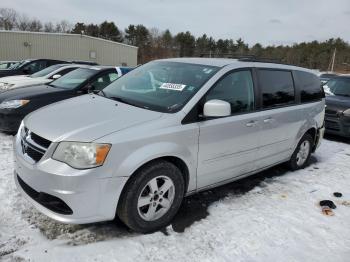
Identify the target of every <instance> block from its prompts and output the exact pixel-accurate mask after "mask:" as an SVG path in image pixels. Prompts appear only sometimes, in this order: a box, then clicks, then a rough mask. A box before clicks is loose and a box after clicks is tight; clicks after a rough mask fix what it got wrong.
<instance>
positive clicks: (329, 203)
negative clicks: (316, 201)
mask: <svg viewBox="0 0 350 262" xmlns="http://www.w3.org/2000/svg"><path fill="white" fill-rule="evenodd" d="M320 206H321V207H324V206H326V207H329V208H332V209H336V208H337V206H336V205H335V204H334V203H333V201H331V200H322V201H320Z"/></svg>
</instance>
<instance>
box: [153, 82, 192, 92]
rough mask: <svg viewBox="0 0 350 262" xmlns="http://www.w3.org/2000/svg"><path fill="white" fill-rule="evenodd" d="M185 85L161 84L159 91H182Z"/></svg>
mask: <svg viewBox="0 0 350 262" xmlns="http://www.w3.org/2000/svg"><path fill="white" fill-rule="evenodd" d="M185 87H186V85H182V84H173V83H163V84H162V85H161V86H160V87H159V88H161V89H167V90H175V91H182V90H184V88H185Z"/></svg>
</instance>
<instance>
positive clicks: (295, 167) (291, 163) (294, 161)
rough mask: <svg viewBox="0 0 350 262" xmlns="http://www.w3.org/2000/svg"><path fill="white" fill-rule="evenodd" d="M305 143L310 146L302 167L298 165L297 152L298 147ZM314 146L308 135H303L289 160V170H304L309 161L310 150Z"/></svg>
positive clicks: (311, 138)
mask: <svg viewBox="0 0 350 262" xmlns="http://www.w3.org/2000/svg"><path fill="white" fill-rule="evenodd" d="M305 141H307V142H308V143H309V145H310V149H309V153H308V154H307V158H306V160H305V162H304V163H303V164H302V165H298V152H299V151H300V146H301V145H302V144H303V143H304V142H305ZM313 146H314V139H313V137H312V136H311V135H310V134H305V135H304V136H303V137H302V138H301V139H300V141H299V143H298V146H297V147H296V149H295V151H294V153H293V155H292V157H291V159H290V160H289V162H288V166H289V168H290V169H291V170H293V171H294V170H298V169H303V168H305V167H306V166H307V165H308V163H309V160H310V156H311V152H312V148H313Z"/></svg>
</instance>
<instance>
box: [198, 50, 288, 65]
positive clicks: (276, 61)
mask: <svg viewBox="0 0 350 262" xmlns="http://www.w3.org/2000/svg"><path fill="white" fill-rule="evenodd" d="M200 57H212V58H231V59H237V60H238V61H240V62H257V63H273V64H280V65H293V64H290V63H285V62H282V61H281V60H280V59H276V58H266V57H257V56H255V55H236V54H232V53H225V54H210V53H203V54H201V55H200Z"/></svg>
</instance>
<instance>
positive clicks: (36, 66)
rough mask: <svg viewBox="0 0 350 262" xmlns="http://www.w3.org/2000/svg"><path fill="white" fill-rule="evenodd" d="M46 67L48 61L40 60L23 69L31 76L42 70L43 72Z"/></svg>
mask: <svg viewBox="0 0 350 262" xmlns="http://www.w3.org/2000/svg"><path fill="white" fill-rule="evenodd" d="M45 67H46V61H44V60H39V61H34V62H31V63H29V64H28V65H26V66H24V67H23V70H25V71H27V72H28V73H30V74H33V73H36V72H38V71H40V70H43V69H44V68H45Z"/></svg>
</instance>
